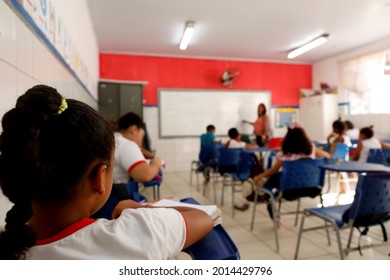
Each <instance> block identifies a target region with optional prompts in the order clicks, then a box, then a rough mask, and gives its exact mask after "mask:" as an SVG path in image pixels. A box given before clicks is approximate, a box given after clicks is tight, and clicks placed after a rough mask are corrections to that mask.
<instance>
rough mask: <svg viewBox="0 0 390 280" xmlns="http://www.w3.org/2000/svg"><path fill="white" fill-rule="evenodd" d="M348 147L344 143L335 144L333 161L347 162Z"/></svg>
mask: <svg viewBox="0 0 390 280" xmlns="http://www.w3.org/2000/svg"><path fill="white" fill-rule="evenodd" d="M348 151H349V147H348V146H347V145H346V144H344V143H337V144H336V147H335V148H334V151H333V154H332V160H333V161H345V160H348V155H349V154H348Z"/></svg>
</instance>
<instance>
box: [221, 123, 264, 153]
mask: <svg viewBox="0 0 390 280" xmlns="http://www.w3.org/2000/svg"><path fill="white" fill-rule="evenodd" d="M228 135H229V138H230V139H229V140H228V141H227V142H226V144H225V148H229V149H232V148H247V149H256V148H258V147H259V146H258V145H255V144H248V143H245V142H243V141H241V135H240V133H239V132H238V130H237V128H235V127H233V128H231V129H229V131H228Z"/></svg>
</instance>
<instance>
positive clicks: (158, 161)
mask: <svg viewBox="0 0 390 280" xmlns="http://www.w3.org/2000/svg"><path fill="white" fill-rule="evenodd" d="M150 165H155V166H158V168H160V167H161V165H162V160H161V158H159V157H155V158H154V159H152V160H151V161H150Z"/></svg>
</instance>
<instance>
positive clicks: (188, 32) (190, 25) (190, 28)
mask: <svg viewBox="0 0 390 280" xmlns="http://www.w3.org/2000/svg"><path fill="white" fill-rule="evenodd" d="M194 27H195V22H193V21H189V22H187V24H186V29H185V30H184V34H183V37H182V38H181V42H180V47H179V48H180V50H182V51H184V50H185V49H187V47H188V44H189V43H190V41H191V37H192V34H194Z"/></svg>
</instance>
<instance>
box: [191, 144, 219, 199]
mask: <svg viewBox="0 0 390 280" xmlns="http://www.w3.org/2000/svg"><path fill="white" fill-rule="evenodd" d="M222 147H223V145H222V144H220V143H215V144H207V145H201V147H200V151H199V159H198V160H193V161H192V162H191V171H190V185H192V175H193V173H195V174H196V185H197V190H198V191H199V173H203V172H206V171H209V172H210V171H211V172H215V171H216V167H217V157H218V150H219V149H220V148H222Z"/></svg>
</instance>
